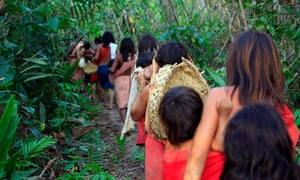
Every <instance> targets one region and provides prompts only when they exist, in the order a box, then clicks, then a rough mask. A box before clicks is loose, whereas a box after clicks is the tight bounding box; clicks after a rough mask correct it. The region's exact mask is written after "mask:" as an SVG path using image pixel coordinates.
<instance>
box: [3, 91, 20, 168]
mask: <svg viewBox="0 0 300 180" xmlns="http://www.w3.org/2000/svg"><path fill="white" fill-rule="evenodd" d="M18 124H19V118H18V107H17V104H16V103H15V97H14V96H11V97H10V99H9V100H8V103H7V106H6V107H5V110H4V113H3V114H2V116H1V119H0V128H1V130H0V146H1V148H0V162H2V161H5V160H6V158H7V154H8V151H9V149H10V146H11V143H12V141H13V138H14V135H15V133H16V130H17V127H18Z"/></svg>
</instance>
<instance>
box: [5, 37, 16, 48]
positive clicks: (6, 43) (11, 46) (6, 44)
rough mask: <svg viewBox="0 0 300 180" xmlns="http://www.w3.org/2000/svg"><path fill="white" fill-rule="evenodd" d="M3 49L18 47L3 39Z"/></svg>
mask: <svg viewBox="0 0 300 180" xmlns="http://www.w3.org/2000/svg"><path fill="white" fill-rule="evenodd" d="M4 47H6V48H16V47H18V45H16V44H15V43H12V42H10V41H8V40H7V39H4Z"/></svg>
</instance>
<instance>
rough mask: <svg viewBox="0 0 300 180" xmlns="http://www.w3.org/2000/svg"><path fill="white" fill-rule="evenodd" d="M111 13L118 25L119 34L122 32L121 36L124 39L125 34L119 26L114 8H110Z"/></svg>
mask: <svg viewBox="0 0 300 180" xmlns="http://www.w3.org/2000/svg"><path fill="white" fill-rule="evenodd" d="M110 11H111V12H112V15H113V17H114V21H115V24H116V26H117V28H118V30H119V32H120V35H121V37H123V32H122V31H121V27H120V25H119V23H118V19H117V17H116V14H115V12H114V11H113V9H112V8H110Z"/></svg>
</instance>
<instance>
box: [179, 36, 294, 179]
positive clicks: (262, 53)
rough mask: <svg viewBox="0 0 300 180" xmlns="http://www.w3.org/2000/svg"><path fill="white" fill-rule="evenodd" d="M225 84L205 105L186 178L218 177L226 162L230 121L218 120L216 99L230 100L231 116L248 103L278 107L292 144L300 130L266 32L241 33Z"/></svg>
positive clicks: (232, 49) (231, 52) (228, 61)
mask: <svg viewBox="0 0 300 180" xmlns="http://www.w3.org/2000/svg"><path fill="white" fill-rule="evenodd" d="M226 74H227V84H228V86H226V87H218V88H214V89H212V90H211V91H210V92H209V94H208V97H207V100H206V102H205V105H204V110H203V114H202V117H201V121H200V124H199V126H198V128H197V131H196V134H195V137H194V139H193V146H192V150H191V153H190V156H189V159H188V163H187V167H186V170H185V175H184V179H186V180H196V179H197V180H199V179H200V177H201V179H219V178H220V175H221V172H222V169H223V164H224V155H223V139H222V138H218V137H223V131H224V128H225V127H226V124H227V121H219V117H218V112H217V107H216V104H217V103H216V102H217V101H218V99H220V98H227V99H229V100H230V101H231V102H232V104H233V106H232V111H231V113H230V115H229V117H232V116H233V115H234V114H235V113H236V112H237V111H238V110H240V109H241V108H242V107H243V106H245V105H250V104H256V103H261V102H266V103H269V104H271V105H272V106H274V107H276V109H277V111H278V112H279V113H280V115H281V117H282V118H283V120H284V122H285V125H286V127H287V129H288V132H289V135H290V138H291V140H292V143H293V147H295V146H296V143H297V140H298V138H299V132H298V130H297V127H296V125H295V118H294V116H293V114H292V112H291V111H290V110H289V108H288V107H287V105H286V103H285V99H284V77H283V71H282V67H281V63H280V57H279V54H278V52H277V49H276V47H275V44H274V42H273V40H272V38H271V37H270V36H269V35H268V34H266V33H263V32H259V31H247V32H244V33H241V34H240V35H239V36H238V37H237V38H236V40H235V41H234V42H233V44H232V45H231V46H230V49H229V52H228V55H227V59H226Z"/></svg>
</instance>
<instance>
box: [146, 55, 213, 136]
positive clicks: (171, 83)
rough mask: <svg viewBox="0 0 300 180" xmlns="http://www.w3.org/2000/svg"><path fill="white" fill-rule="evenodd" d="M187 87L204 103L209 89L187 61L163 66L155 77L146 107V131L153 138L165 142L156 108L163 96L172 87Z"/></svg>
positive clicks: (196, 69)
mask: <svg viewBox="0 0 300 180" xmlns="http://www.w3.org/2000/svg"><path fill="white" fill-rule="evenodd" d="M175 86H188V87H191V88H193V89H194V90H196V91H197V92H198V93H199V95H200V97H201V99H202V100H203V101H204V100H205V98H206V96H207V93H208V91H209V89H210V87H209V86H208V84H207V82H206V81H205V79H204V78H203V77H202V75H201V73H200V72H199V70H198V68H197V67H196V66H195V65H194V64H192V63H191V62H190V61H188V60H183V62H182V63H180V64H174V65H165V66H163V67H162V68H160V69H159V71H158V73H157V74H156V75H155V77H154V79H153V81H152V84H151V91H150V95H149V101H148V105H147V113H148V114H147V116H148V117H147V118H146V119H147V120H146V121H148V122H146V129H147V131H148V132H150V131H149V130H150V128H149V125H150V127H151V130H152V131H151V132H153V133H154V136H155V138H157V139H161V140H165V139H166V138H167V136H166V134H165V132H164V131H163V128H162V124H161V122H160V119H159V115H158V108H159V105H160V102H161V99H162V98H163V96H164V94H165V93H166V92H167V91H168V90H169V89H170V88H172V87H175Z"/></svg>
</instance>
